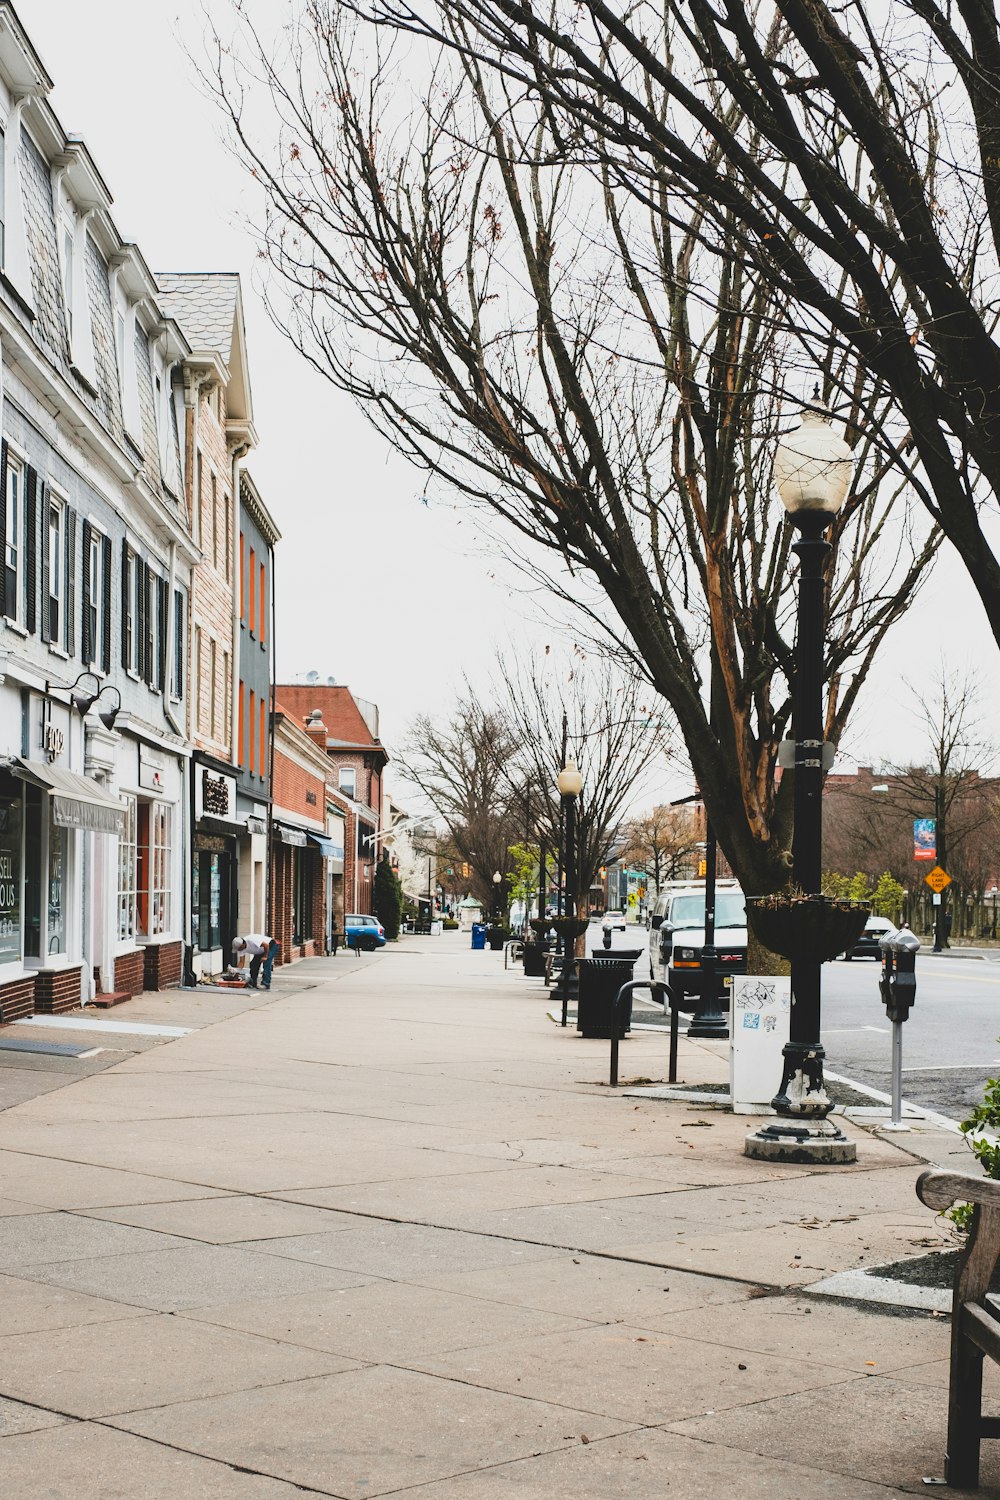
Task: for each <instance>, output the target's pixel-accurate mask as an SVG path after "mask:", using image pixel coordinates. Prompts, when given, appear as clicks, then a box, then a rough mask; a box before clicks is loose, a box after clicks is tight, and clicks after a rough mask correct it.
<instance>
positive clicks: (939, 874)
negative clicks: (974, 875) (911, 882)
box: [924, 865, 951, 892]
mask: <svg viewBox="0 0 1000 1500" xmlns="http://www.w3.org/2000/svg"><path fill="white" fill-rule="evenodd" d="M924 880H925V881H926V883H927V884H928V885H929V886H930V888H931V890H932V891H938V892H940V891H943V890H944V888H945V886H946V885H951V876H950V875H949V874H948V871H947V870H942V868H941V866H940V865H935V866H934V868H933V870H931V871H929V872H928V874H926V875H925V876H924Z"/></svg>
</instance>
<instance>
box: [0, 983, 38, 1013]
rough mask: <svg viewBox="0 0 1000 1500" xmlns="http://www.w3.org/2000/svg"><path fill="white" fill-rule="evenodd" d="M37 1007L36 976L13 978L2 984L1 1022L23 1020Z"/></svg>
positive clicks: (0, 997) (0, 985) (0, 996)
mask: <svg viewBox="0 0 1000 1500" xmlns="http://www.w3.org/2000/svg"><path fill="white" fill-rule="evenodd" d="M34 1009H35V976H34V974H28V975H26V977H25V978H24V979H12V980H11V982H10V983H9V984H0V1024H4V1025H7V1024H9V1023H10V1022H11V1021H23V1020H24V1017H25V1016H30V1015H31V1014H32V1012H33V1011H34Z"/></svg>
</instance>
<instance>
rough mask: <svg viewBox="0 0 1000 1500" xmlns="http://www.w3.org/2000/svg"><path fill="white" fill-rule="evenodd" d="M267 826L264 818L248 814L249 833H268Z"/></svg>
mask: <svg viewBox="0 0 1000 1500" xmlns="http://www.w3.org/2000/svg"><path fill="white" fill-rule="evenodd" d="M266 832H267V824H266V823H265V822H264V819H263V818H255V817H254V816H253V814H252V813H248V814H247V833H266Z"/></svg>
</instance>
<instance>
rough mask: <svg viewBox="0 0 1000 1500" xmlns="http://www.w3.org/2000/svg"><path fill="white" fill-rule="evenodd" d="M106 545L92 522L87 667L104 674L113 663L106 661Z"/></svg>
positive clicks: (89, 561)
mask: <svg viewBox="0 0 1000 1500" xmlns="http://www.w3.org/2000/svg"><path fill="white" fill-rule="evenodd" d="M104 543H105V536H104V533H103V531H98V530H97V529H96V527H95V526H94V524H93V522H91V523H90V557H89V558H88V559H87V562H88V565H89V571H90V605H89V608H90V611H91V615H92V621H88V626H89V630H90V661H89V663H87V665H89V666H90V667H92V668H93V669H94V671H95V672H100V673H102V674H103V673H104V672H107V671H110V668H111V663H110V662H109V661H105V660H104V612H105V609H106V608H107V599H108V579H107V577H106V574H105V568H104V560H105V550H104ZM95 560H96V561H95ZM85 607H86V606H85Z"/></svg>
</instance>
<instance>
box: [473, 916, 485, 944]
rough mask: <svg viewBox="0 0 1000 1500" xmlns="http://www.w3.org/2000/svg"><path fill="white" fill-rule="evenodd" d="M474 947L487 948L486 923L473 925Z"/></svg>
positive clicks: (474, 923)
mask: <svg viewBox="0 0 1000 1500" xmlns="http://www.w3.org/2000/svg"><path fill="white" fill-rule="evenodd" d="M472 946H473V948H485V947H486V923H485V922H473V924H472Z"/></svg>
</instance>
